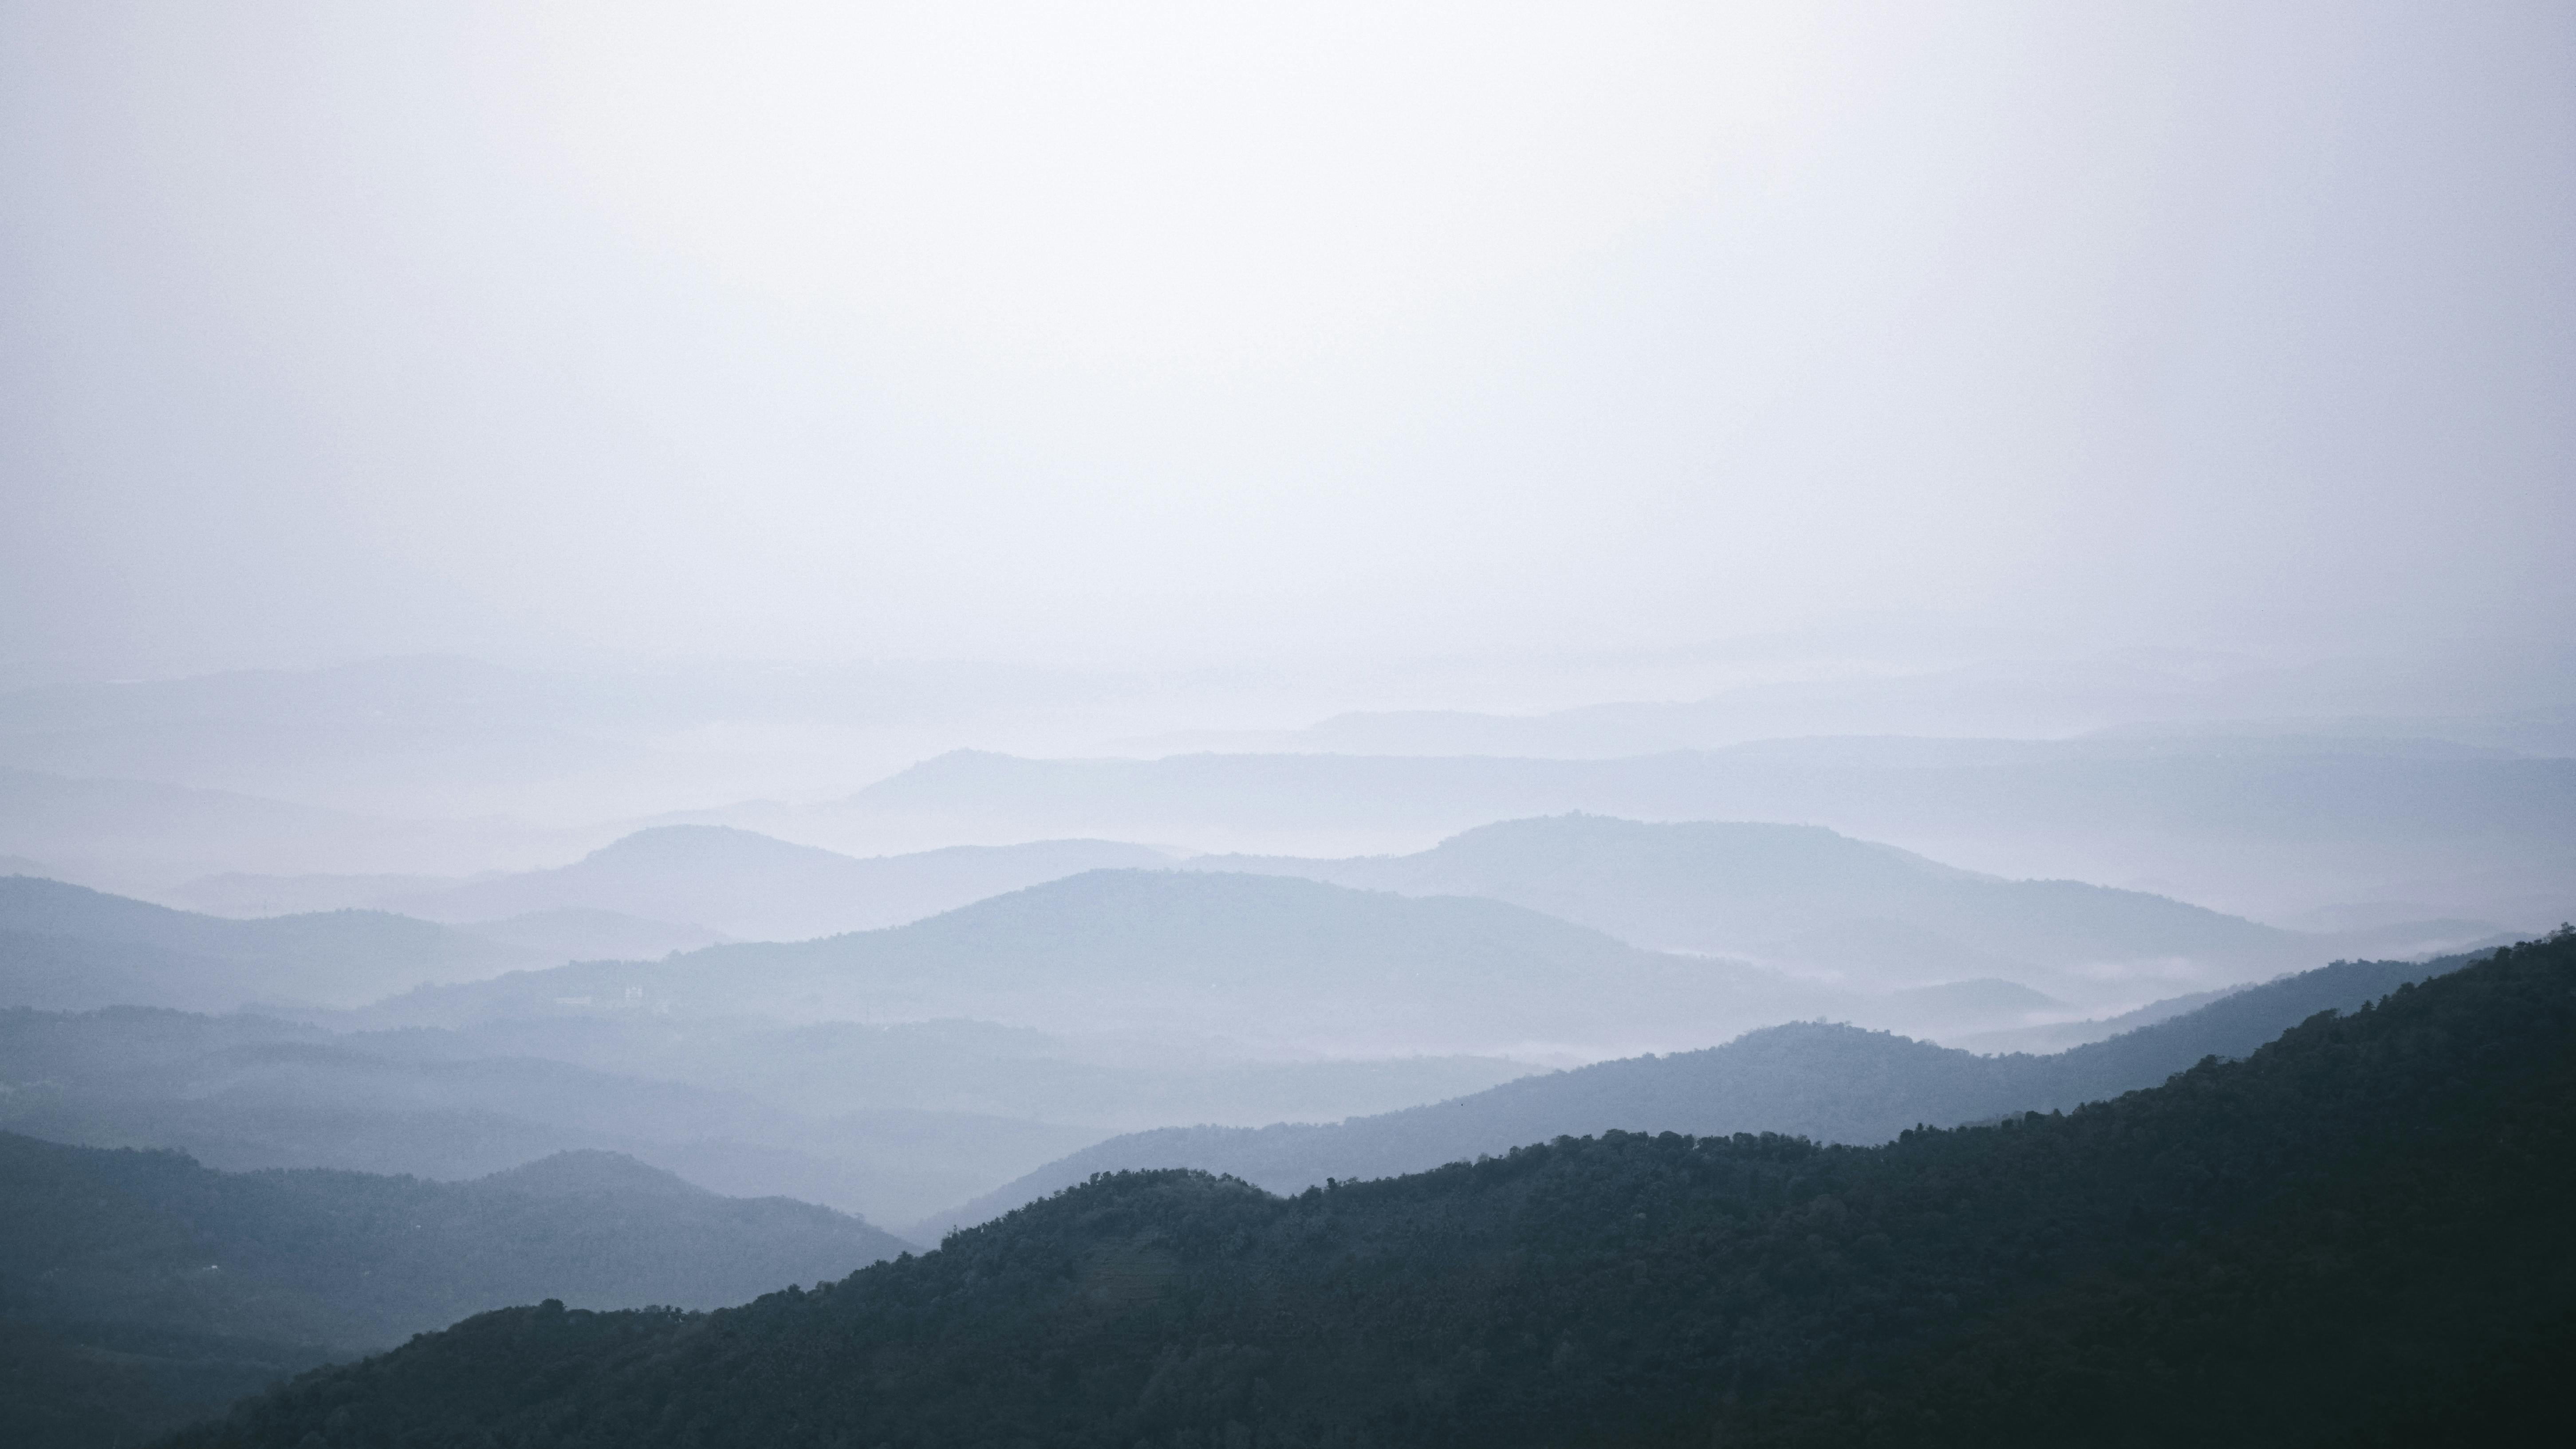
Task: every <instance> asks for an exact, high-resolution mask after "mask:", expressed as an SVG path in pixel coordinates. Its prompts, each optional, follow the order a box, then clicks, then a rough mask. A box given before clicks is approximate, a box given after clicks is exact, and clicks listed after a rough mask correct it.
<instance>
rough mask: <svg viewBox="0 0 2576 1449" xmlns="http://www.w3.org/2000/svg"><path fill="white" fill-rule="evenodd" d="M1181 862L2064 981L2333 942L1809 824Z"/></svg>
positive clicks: (2291, 954)
mask: <svg viewBox="0 0 2576 1449" xmlns="http://www.w3.org/2000/svg"><path fill="white" fill-rule="evenodd" d="M1187 865H1188V867H1189V868H1192V869H1207V870H1232V871H1254V872H1267V873H1276V874H1281V875H1295V876H1302V877H1305V878H1307V879H1310V880H1326V881H1331V882H1334V883H1335V884H1339V885H1347V886H1356V887H1361V888H1364V889H1370V890H1389V891H1400V892H1403V893H1405V894H1407V895H1467V896H1485V897H1490V898H1492V899H1495V900H1503V901H1510V902H1512V903H1513V904H1515V905H1522V906H1527V907H1529V908H1530V909H1532V910H1536V911H1544V912H1546V913H1547V914H1549V915H1551V916H1556V917H1560V918H1562V919H1564V920H1568V921H1574V922H1578V923H1580V924H1582V925H1587V926H1591V927H1594V928H1595V929H1598V930H1602V931H1607V932H1609V933H1611V934H1612V935H1615V936H1618V937H1620V938H1622V939H1623V940H1627V941H1632V942H1635V943H1636V944H1638V945H1641V946H1648V947H1656V948H1662V949H1681V950H1691V951H1702V952H1711V953H1717V954H1724V955H1735V956H1743V957H1747V958H1749V959H1752V960H1755V961H1759V962H1763V963H1766V964H1769V963H1778V964H1780V965H1783V966H1788V967H1794V968H1801V969H1809V970H1829V971H1838V972H1849V973H1853V974H1854V975H1855V976H1856V977H1858V978H1859V979H1863V980H1868V981H1871V982H1873V983H1876V984H1887V985H1897V984H1908V983H1923V982H1931V981H1941V980H1952V979H1958V978H1973V977H1980V976H2002V977H2006V978H2010V979H2016V980H2024V981H2028V980H2031V979H2032V978H2034V977H2047V978H2051V979H2050V980H2049V981H2048V982H2047V985H2049V986H2053V987H2056V988H2058V989H2060V990H2064V989H2067V988H2068V987H2069V986H2070V985H2072V984H2073V983H2069V982H2066V981H2064V980H2061V979H2056V978H2058V977H2059V975H2060V973H2063V972H2065V971H2068V970H2072V969H2080V968H2088V967H2099V966H2104V965H2115V964H2123V963H2132V962H2156V963H2159V964H2164V965H2170V964H2171V963H2175V962H2186V961H2187V962H2192V963H2195V964H2197V965H2199V966H2201V967H2203V968H2204V969H2206V970H2208V971H2209V972H2211V973H2212V974H2213V975H2218V976H2227V977H2236V976H2241V975H2244V974H2250V973H2252V972H2255V971H2257V970H2260V969H2262V968H2266V967H2268V968H2271V969H2275V970H2277V969H2281V968H2282V967H2286V966H2288V965H2290V964H2292V963H2293V962H2295V961H2298V960H2302V959H2305V960H2314V959H2316V957H2317V956H2318V955H2319V954H2321V948H2323V947H2327V946H2330V945H2334V944H2340V943H2336V942H2327V941H2322V940H2320V939H2319V938H2316V937H2311V936H2305V935H2301V934H2299V933H2296V932H2290V931H2282V930H2277V929H2275V928H2273V927H2270V926H2264V925H2258V924H2256V923H2255V922H2252V921H2248V920H2245V919H2243V918H2241V917H2237V916H2229V915H2224V914H2221V913H2220V912H2217V911H2212V910H2206V909H2203V908H2202V907H2199V906H2194V905H2188V904H2185V903H2184V902H2181V901H2177V900H2172V899H2170V898H2168V897H2164V896H2158V895H2150V894H2147V893H2145V892H2142V891H2129V890H2115V889H2112V888H2110V887H2107V886H2098V885H2086V884H2084V883H2082V882H2080V881H2067V880H2004V879H2001V878H1998V877H1996V876H1991V875H1981V874H1978V873H1976V872H1973V871H1965V870H1958V869H1954V868H1952V867H1950V866H1946V865H1943V864H1941V863H1939V862H1937V861H1933V860H1928V859H1926V858H1924V857H1923V856H1920V855H1917V854H1915V853H1913V852H1911V851H1905V850H1899V849H1897V848H1895V847H1894V846H1889V845H1880V844H1875V843H1873V842H1870V841H1865V840H1854V839H1852V838H1850V837H1849V836H1845V835H1840V834H1837V833H1836V832H1834V831H1831V830H1827V829H1824V828H1822V827H1820V826H1813V825H1770V824H1749V823H1735V822H1723V823H1721V822H1705V821H1694V822H1684V823H1676V824H1649V823H1641V822H1638V821H1633V820H1614V819H1609V818H1607V817H1603V816H1598V815H1561V816H1555V817H1551V818H1546V819H1538V820H1514V821H1506V822H1503V823H1501V824H1496V825H1487V826H1483V827H1480V828H1478V829H1475V830H1470V831H1466V832H1464V833H1463V834H1459V835H1455V836H1452V837H1450V838H1449V839H1447V840H1444V841H1442V842H1441V843H1440V844H1439V845H1438V846H1436V847H1434V848H1432V849H1430V850H1426V851H1422V852H1420V853H1419V854H1414V855H1401V856H1368V857H1362V858H1358V859H1350V860H1305V859H1297V858H1293V857H1280V856H1266V857H1265V856H1229V855H1217V856H1202V857H1199V858H1197V859H1194V860H1192V861H1190V862H1188V863H1187ZM2078 989H2080V988H2078Z"/></svg>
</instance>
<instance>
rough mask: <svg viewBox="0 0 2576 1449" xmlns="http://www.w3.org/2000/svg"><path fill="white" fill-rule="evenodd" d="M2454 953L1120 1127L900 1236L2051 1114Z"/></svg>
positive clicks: (2255, 1041) (2224, 1050) (1757, 1039)
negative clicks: (1962, 1037)
mask: <svg viewBox="0 0 2576 1449" xmlns="http://www.w3.org/2000/svg"><path fill="white" fill-rule="evenodd" d="M2467 964H2469V958H2467V957H2452V958H2449V959H2446V960H2442V961H2437V962H2432V963H2417V962H2403V961H2349V962H2338V963H2336V964H2335V965H2333V966H2328V967H2322V968H2319V969H2317V970H2314V971H2306V972H2301V973H2299V974H2298V975H2295V976H2289V977H2285V978H2283V979H2281V980H2278V981H2274V982H2271V983H2269V984H2267V985H2263V986H2256V987H2251V988H2249V989H2247V990H2244V991H2241V992H2237V993H2234V994H2233V995H2230V996H2228V997H2226V998H2225V999H2223V1000H2220V1001H2217V1002H2213V1003H2210V1004H2208V1005H2204V1006H2201V1007H2199V1008H2198V1009H2196V1010H2192V1011H2188V1012H2185V1013H2182V1014H2180V1015H2177V1016H2175V1017H2172V1018H2171V1019H2168V1020H2165V1021H2162V1022H2159V1023H2157V1024H2155V1025H2152V1026H2146V1027H2142V1028H2139V1029H2137V1030H2134V1031H2130V1032H2127V1033H2125V1034H2123V1035H2120V1036H2116V1037H2113V1038H2111V1039H2110V1040H2107V1041H2100V1042H2094V1043H2092V1044H2090V1045H2086V1046H2079V1047H2076V1048H2073V1049H2072V1050H2069V1051H2065V1052H2062V1053H2059V1054H2056V1055H2051V1056H2025V1055H2013V1056H2000V1057H1984V1056H1975V1055H1972V1054H1970V1053H1968V1052H1964V1051H1957V1050H1952V1049H1949V1048H1944V1047H1938V1046H1933V1045H1930V1044H1928V1043H1925V1042H1919V1041H1910V1040H1908V1039H1906V1038H1904V1037H1899V1036H1891V1035H1889V1034H1888V1033H1885V1032H1871V1031H1863V1030H1860V1029H1858V1028H1855V1027H1850V1026H1829V1025H1825V1024H1823V1023H1798V1024H1793V1025H1788V1026H1777V1027H1769V1028H1766V1029H1764V1030H1761V1031H1756V1032H1750V1033H1748V1034H1746V1035H1744V1036H1742V1037H1739V1038H1737V1039H1736V1040H1734V1041H1732V1042H1729V1043H1727V1044H1726V1045H1724V1046H1720V1047H1712V1048H1708V1049H1705V1050H1701V1051H1694V1052H1676V1053H1673V1054H1671V1055H1669V1056H1661V1057H1651V1056H1650V1057H1637V1058H1631V1059H1628V1060H1624V1061H1611V1062H1601V1063H1597V1064H1595V1065H1592V1066H1588V1067H1582V1068H1578V1069H1575V1070H1572V1071H1565V1072H1552V1073H1548V1074H1546V1075H1542V1076H1532V1077H1524V1078H1522V1079H1520V1080H1518V1081H1514V1082H1507V1083H1504V1084H1503V1085H1501V1086H1499V1087H1494V1088H1491V1089H1490V1090H1487V1091H1483V1092H1479V1093H1477V1094H1475V1095H1474V1096H1471V1097H1461V1098H1458V1099H1456V1100H1454V1101H1448V1102H1440V1103H1436V1104H1433V1105H1431V1106H1426V1107H1413V1108H1408V1109H1406V1110H1403V1111H1400V1112H1390V1113H1386V1114H1384V1115H1381V1116H1375V1117H1360V1118H1354V1119H1351V1120H1349V1121H1345V1122H1340V1123H1334V1124H1330V1125H1307V1124H1281V1125H1277V1126H1269V1127H1259V1128H1240V1127H1165V1128H1159V1129H1156V1130H1153V1131H1147V1132H1131V1133H1127V1134H1124V1135H1122V1136H1118V1137H1112V1138H1110V1139H1109V1140H1107V1141H1105V1142H1101V1143H1098V1144H1095V1145H1093V1146H1090V1147H1086V1148H1084V1149H1082V1150H1081V1151H1079V1152H1076V1153H1074V1154H1072V1155H1071V1156H1069V1157H1066V1158H1065V1159H1063V1160H1062V1161H1060V1162H1052V1163H1049V1164H1047V1165H1046V1166H1045V1167H1042V1168H1040V1169H1038V1170H1037V1171H1035V1172H1033V1173H1030V1174H1029V1175H1028V1176H1026V1177H1023V1178H1020V1179H1019V1180H1017V1181H1015V1182H1012V1183H1010V1184H1009V1185H1007V1186H1005V1187H1002V1188H1000V1189H997V1190H996V1191H994V1192H991V1193H987V1194H986V1195H984V1196H983V1197H980V1198H977V1199H975V1200H974V1201H973V1202H970V1203H966V1204H964V1205H962V1206H960V1207H957V1208H954V1209H952V1210H950V1211H948V1212H946V1213H941V1214H935V1215H933V1216H932V1217H930V1218H928V1219H925V1220H923V1221H922V1222H921V1223H920V1224H918V1225H917V1226H915V1227H914V1228H913V1229H912V1232H913V1236H915V1237H918V1238H921V1239H923V1240H925V1241H927V1240H929V1239H933V1238H936V1237H938V1236H940V1235H941V1234H942V1233H944V1232H946V1231H947V1230H949V1229H951V1228H955V1227H969V1226H972V1225H974V1224H976V1223H980V1222H984V1221H987V1220H989V1219H992V1218H995V1217H999V1216H1000V1215H1002V1214H1003V1213H1006V1212H1009V1211H1011V1210H1012V1209H1013V1208H1016V1207H1018V1206H1020V1205H1021V1204H1023V1203H1028V1202H1034V1201H1036V1200H1037V1199H1039V1198H1042V1197H1045V1196H1046V1195H1048V1194H1049V1193H1053V1192H1059V1191H1062V1190H1063V1189H1065V1188H1068V1187H1072V1186H1074V1185H1075V1184H1077V1183H1080V1182H1084V1181H1087V1180H1088V1179H1089V1178H1090V1177H1091V1176H1092V1175H1093V1174H1095V1173H1100V1172H1121V1171H1132V1170H1144V1169H1156V1168H1173V1167H1186V1168H1195V1169H1198V1170H1200V1171H1204V1172H1213V1173H1221V1174H1226V1175H1230V1176H1234V1177H1239V1178H1242V1179H1243V1180H1244V1181H1246V1182H1249V1183H1252V1184H1254V1185H1255V1186H1258V1187H1263V1188H1267V1189H1268V1190H1270V1191H1272V1192H1277V1193H1296V1192H1300V1191H1303V1190H1304V1189H1306V1188H1308V1187H1312V1186H1315V1185H1317V1184H1320V1183H1323V1182H1324V1181H1326V1180H1327V1179H1328V1178H1338V1179H1341V1180H1344V1181H1352V1180H1359V1179H1366V1178H1376V1177H1395V1176H1400V1175H1402V1174H1404V1173H1408V1172H1427V1171H1429V1170H1430V1169H1432V1168H1435V1167H1439V1166H1441V1165H1442V1164H1444V1163H1450V1162H1463V1161H1469V1160H1472V1159H1474V1158H1478V1157H1483V1156H1489V1155H1495V1154H1500V1153H1505V1152H1509V1151H1510V1150H1511V1149H1512V1148H1514V1147H1516V1146H1519V1145H1521V1144H1524V1143H1531V1142H1546V1141H1549V1140H1552V1139H1554V1138H1558V1137H1566V1136H1575V1137H1582V1136H1591V1135H1593V1134H1596V1133H1600V1132H1604V1131H1610V1130H1621V1131H1629V1132H1647V1133H1654V1132H1684V1133H1690V1134H1693V1135H1696V1136H1720V1137H1722V1136H1726V1135H1729V1134H1732V1133H1737V1132H1778V1133H1786V1134H1790V1135H1794V1136H1800V1137H1807V1138H1812V1139H1814V1140H1815V1141H1818V1142H1850V1143H1864V1144H1865V1143H1876V1142H1886V1141H1889V1140H1891V1139H1893V1138H1894V1137H1896V1136H1897V1134H1899V1133H1901V1132H1903V1131H1905V1130H1906V1129H1907V1128H1910V1127H1916V1126H1922V1125H1927V1124H1928V1125H1931V1126H1935V1127H1947V1126H1955V1125H1957V1124H1959V1123H1962V1122H1973V1121H1979V1120H1984V1119H1989V1118H1994V1117H1998V1116H2002V1115H2005V1114H2008V1113H2019V1112H2031V1111H2039V1112H2047V1111H2057V1110H2062V1109H2065V1108H2069V1107H2073V1106H2075V1105H2076V1104H2078V1103H2081V1102H2089V1101H2101V1100H2105V1099H2108V1098H2112V1097H2116V1096H2118V1095H2120V1094H2121V1093H2123V1092H2127V1091H2134V1090H2136V1089H2138V1088H2142V1087H2152V1086H2155V1085H2157V1084H2158V1083H2160V1082H2162V1081H2164V1080H2165V1079H2166V1078H2167V1077H2169V1076H2171V1075H2173V1074H2174V1073H2176V1072H2179V1071H2182V1070H2184V1069H2185V1068H2187V1067H2189V1066H2191V1065H2192V1064H2193V1063H2195V1062H2197V1061H2199V1060H2201V1059H2202V1058H2203V1057H2208V1056H2217V1057H2223V1058H2234V1057H2241V1056H2244V1055H2246V1054H2248V1053H2250V1052H2252V1051H2253V1050H2254V1049H2255V1048H2256V1047H2259V1046H2261V1045H2262V1044H2263V1043H2264V1042H2267V1041H2269V1040H2271V1039H2272V1038H2273V1037H2275V1036H2278V1035H2279V1034H2280V1033H2281V1032H2283V1031H2285V1030H2287V1029H2288V1028H2290V1027H2292V1026H2295V1025H2297V1024H2298V1023H2299V1022H2301V1021H2304V1020H2306V1019H2307V1018H2308V1017H2310V1016H2313V1015H2315V1014H2316V1013H2317V1012H2320V1011H2335V1010H2347V1011H2348V1010H2351V1009H2353V1008H2356V1007H2358V1006H2359V1005H2360V1004H2361V1003H2363V1002H2365V1001H2368V1000H2371V999H2372V998H2374V997H2377V996H2383V995H2386V994H2387V993H2388V992H2390V991H2393V990H2395V989H2396V988H2397V987H2398V986H2400V985H2402V984H2404V983H2406V982H2409V981H2422V980H2427V979H2430V978H2431V977H2434V976H2439V975H2443V974H2446V973H2448V972H2450V971H2454V970H2457V969H2459V968H2460V967H2462V966H2465V965H2467Z"/></svg>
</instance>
